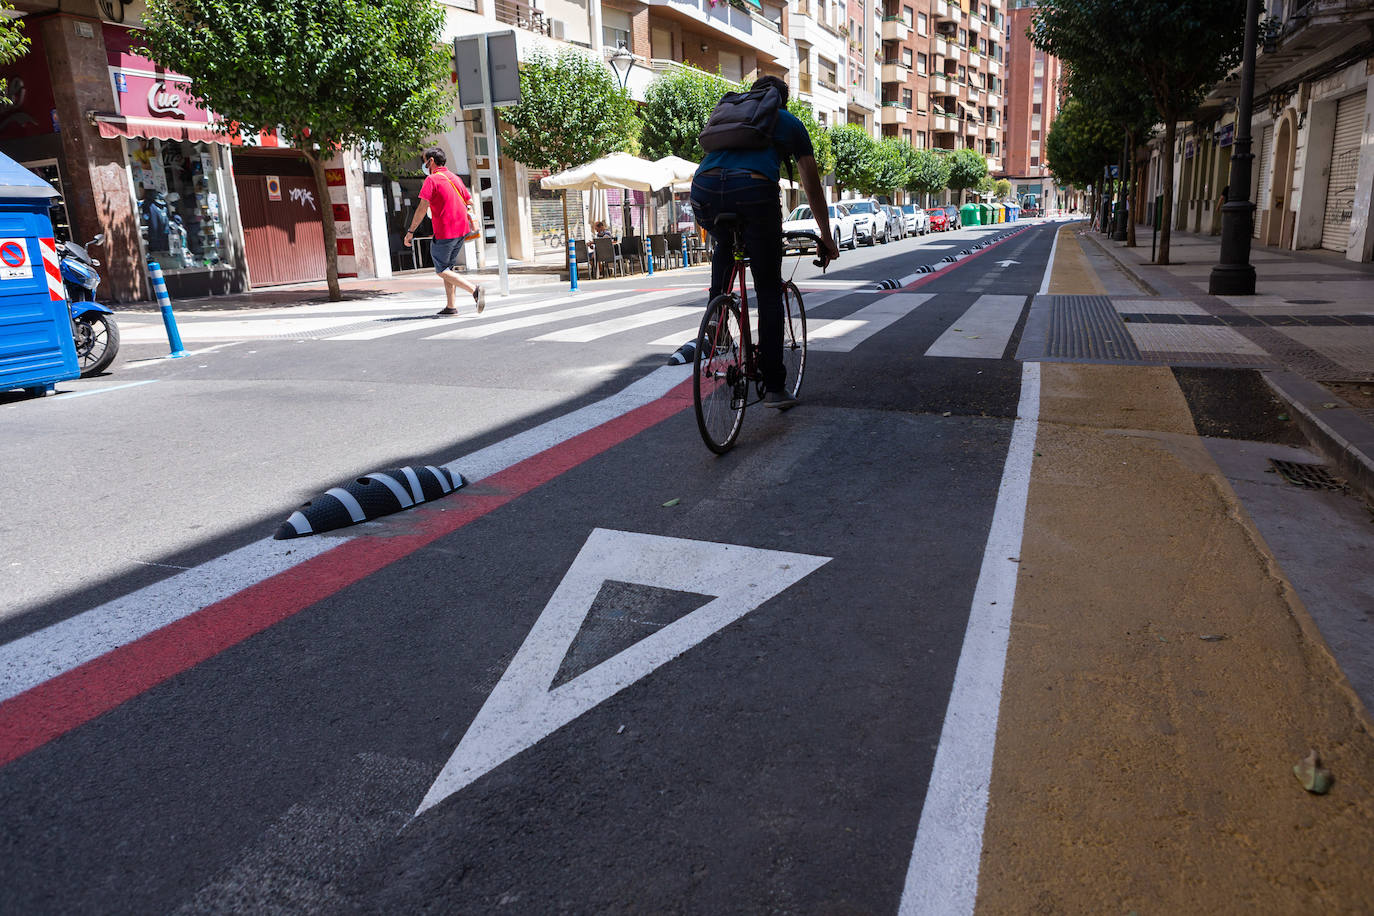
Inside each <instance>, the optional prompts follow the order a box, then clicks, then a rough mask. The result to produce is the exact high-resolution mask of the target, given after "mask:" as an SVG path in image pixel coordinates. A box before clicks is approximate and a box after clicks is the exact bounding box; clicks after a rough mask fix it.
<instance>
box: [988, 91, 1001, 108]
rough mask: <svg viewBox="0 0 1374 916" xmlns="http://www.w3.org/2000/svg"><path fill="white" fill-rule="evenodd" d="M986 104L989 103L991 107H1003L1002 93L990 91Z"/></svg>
mask: <svg viewBox="0 0 1374 916" xmlns="http://www.w3.org/2000/svg"><path fill="white" fill-rule="evenodd" d="M986 104H987V106H988V107H989V108H1001V107H1002V97H1001V96H1000V95H998V94H997V93H995V92H989V93H988V100H987V103H986Z"/></svg>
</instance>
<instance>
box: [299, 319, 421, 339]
mask: <svg viewBox="0 0 1374 916" xmlns="http://www.w3.org/2000/svg"><path fill="white" fill-rule="evenodd" d="M433 317H434V316H433V315H423V316H417V317H415V318H391V319H388V320H387V321H386V323H385V324H381V325H379V326H378V327H375V328H366V329H364V330H361V331H353V332H352V333H350V334H335V335H334V336H333V337H326V338H324V339H325V340H378V339H380V338H383V337H390V336H391V335H393V334H405V333H406V332H407V331H417V330H419V329H420V328H422V327H432V326H431V325H425V324H422V322H426V321H429V320H430V319H432V318H433Z"/></svg>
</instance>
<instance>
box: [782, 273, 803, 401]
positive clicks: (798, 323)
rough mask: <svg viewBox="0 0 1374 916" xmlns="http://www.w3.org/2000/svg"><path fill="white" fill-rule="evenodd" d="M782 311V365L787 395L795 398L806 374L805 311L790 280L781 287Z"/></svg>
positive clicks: (795, 286) (794, 285)
mask: <svg viewBox="0 0 1374 916" xmlns="http://www.w3.org/2000/svg"><path fill="white" fill-rule="evenodd" d="M782 309H783V312H782V320H783V325H782V364H783V367H784V368H785V369H786V370H787V393H788V394H790V395H792V397H794V398H795V397H797V396H798V395H799V394H800V393H801V385H802V374H803V373H804V372H806V309H805V308H803V307H802V295H801V290H799V289H797V284H795V283H793V282H792V281H791V280H788V281H787V282H786V283H784V284H783V287H782Z"/></svg>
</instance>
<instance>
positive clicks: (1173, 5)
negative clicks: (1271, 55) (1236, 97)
mask: <svg viewBox="0 0 1374 916" xmlns="http://www.w3.org/2000/svg"><path fill="white" fill-rule="evenodd" d="M1245 7H1246V3H1245V0H1136V2H1134V3H1132V4H1131V5H1130V8H1129V11H1123V8H1122V5H1121V4H1120V3H1119V2H1118V0H1043V2H1041V3H1040V5H1039V7H1038V8H1037V9H1036V12H1035V15H1034V17H1033V18H1032V19H1031V27H1030V30H1029V33H1028V34H1029V35H1030V39H1031V42H1032V44H1034V45H1035V47H1037V48H1039V49H1040V50H1041V51H1044V52H1045V53H1047V54H1053V55H1054V56H1055V57H1057V58H1059V59H1060V60H1061V61H1064V62H1065V64H1066V65H1067V66H1068V67H1069V68H1070V69H1071V70H1072V71H1074V72H1077V73H1080V74H1090V73H1120V74H1131V75H1133V76H1134V78H1135V82H1137V83H1138V84H1139V85H1141V86H1143V87H1144V88H1145V89H1146V91H1148V93H1149V96H1150V99H1151V101H1152V102H1153V104H1154V108H1155V113H1156V114H1158V116H1159V119H1160V120H1161V121H1163V122H1164V150H1163V155H1162V157H1161V158H1162V159H1163V174H1162V175H1161V176H1160V185H1161V186H1162V187H1164V188H1168V189H1172V188H1173V181H1174V145H1175V142H1176V137H1177V128H1178V122H1179V121H1180V120H1183V119H1184V118H1185V117H1186V116H1187V115H1188V114H1189V113H1191V112H1192V111H1193V109H1195V108H1196V107H1197V105H1198V103H1199V102H1200V101H1201V100H1202V98H1203V96H1204V95H1205V94H1206V92H1207V91H1208V90H1209V89H1210V88H1211V87H1212V86H1214V85H1216V83H1217V82H1219V81H1220V80H1221V79H1222V78H1223V77H1225V76H1226V75H1227V74H1228V73H1229V72H1230V71H1231V70H1232V69H1233V68H1234V67H1235V66H1236V65H1237V64H1238V63H1239V62H1240V58H1241V50H1242V48H1241V45H1242V43H1243V42H1244V35H1245ZM1172 213H1173V196H1172V193H1166V194H1165V195H1164V207H1163V213H1162V214H1161V220H1160V225H1161V230H1160V235H1159V255H1158V258H1157V260H1156V263H1158V264H1168V263H1169V235H1170V232H1169V230H1170V223H1171V222H1172V220H1171V216H1172Z"/></svg>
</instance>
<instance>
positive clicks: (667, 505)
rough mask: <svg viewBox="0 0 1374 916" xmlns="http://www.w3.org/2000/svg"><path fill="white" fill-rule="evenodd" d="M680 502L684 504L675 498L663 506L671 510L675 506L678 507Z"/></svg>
mask: <svg viewBox="0 0 1374 916" xmlns="http://www.w3.org/2000/svg"><path fill="white" fill-rule="evenodd" d="M680 502H682V500H681V499H679V498H677V497H676V496H674V497H673V498H672V499H670V500H668V501H667V502H666V503H664V504H663V508H665V509H671V508H673V506H676V505H677V504H678V503H680Z"/></svg>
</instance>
